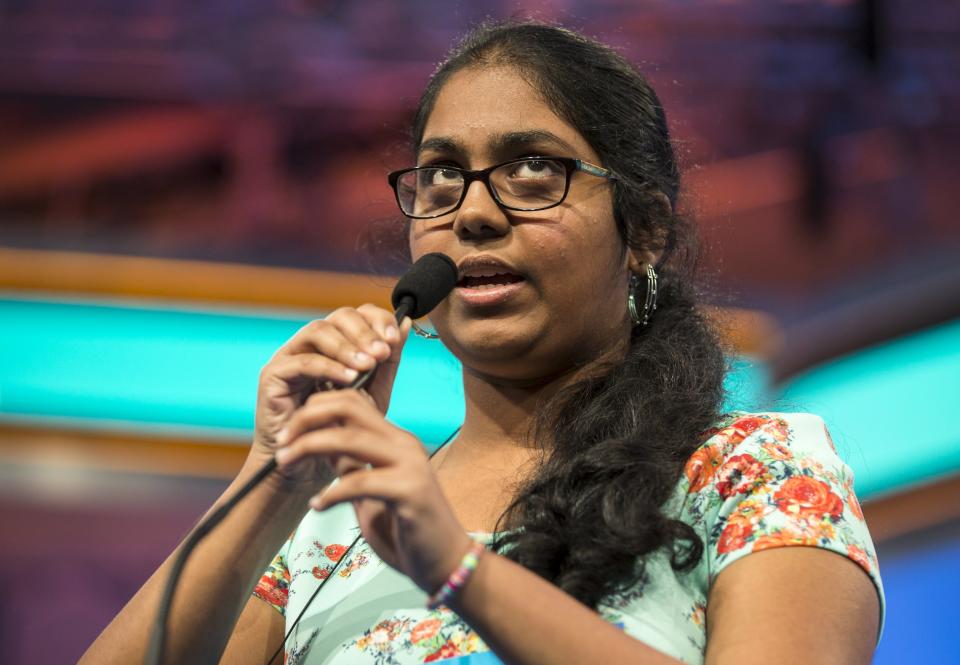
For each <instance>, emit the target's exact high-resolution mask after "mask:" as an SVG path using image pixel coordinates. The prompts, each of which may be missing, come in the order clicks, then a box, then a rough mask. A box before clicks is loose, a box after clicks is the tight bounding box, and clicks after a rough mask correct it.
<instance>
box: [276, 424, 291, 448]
mask: <svg viewBox="0 0 960 665" xmlns="http://www.w3.org/2000/svg"><path fill="white" fill-rule="evenodd" d="M288 436H290V432H289V430H287V428H286V427H284V428H283V429H282V430H280V431H279V432H278V433H277V443H279V444H280V445H281V446H282V445H284V444H285V443H286V442H287V437H288Z"/></svg>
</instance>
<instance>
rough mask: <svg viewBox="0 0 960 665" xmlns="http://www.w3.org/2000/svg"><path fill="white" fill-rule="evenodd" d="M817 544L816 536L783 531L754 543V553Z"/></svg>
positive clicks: (763, 537)
mask: <svg viewBox="0 0 960 665" xmlns="http://www.w3.org/2000/svg"><path fill="white" fill-rule="evenodd" d="M816 544H817V538H816V536H813V535H810V534H805V533H801V532H799V531H792V530H790V529H782V530H780V531H774V532H773V533H768V534H766V535H763V536H760V537H759V538H757V539H756V540H755V541H754V543H753V551H754V552H760V551H763V550H769V549H773V548H774V547H786V546H788V545H816Z"/></svg>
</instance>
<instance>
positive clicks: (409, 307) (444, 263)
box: [390, 252, 460, 323]
mask: <svg viewBox="0 0 960 665" xmlns="http://www.w3.org/2000/svg"><path fill="white" fill-rule="evenodd" d="M459 276H460V271H459V270H457V264H455V263H454V262H453V259H451V258H450V257H449V256H447V255H446V254H441V253H439V252H433V253H432V254H424V255H423V256H421V257H420V258H419V259H417V262H416V263H414V264H413V266H411V267H410V269H409V270H408V271H407V272H406V273H404V275H403V277H401V278H400V280H399V281H398V282H397V285H396V286H395V287H393V295H391V296H390V302H392V303H393V308H394V309H395V310H396V315H397V323H400V322H401V321H402V320H403V317H404V316H409V317H410V318H411V319H419V318H420V317H422V316H426V315H427V314H429V313H430V312H431V311H432V310H433V308H434V307H436V306H437V305H439V304H440V302H441V301H442V300H443V299H444V298H446V297H447V296H448V295H449V294H450V292H451V291H452V290H453V287H454V286H456V285H457V278H458V277H459Z"/></svg>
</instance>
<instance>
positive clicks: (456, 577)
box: [427, 541, 487, 610]
mask: <svg viewBox="0 0 960 665" xmlns="http://www.w3.org/2000/svg"><path fill="white" fill-rule="evenodd" d="M486 549H487V548H486V546H485V545H484V544H483V543H481V542H477V541H474V543H473V545H471V546H470V549H469V550H467V553H466V554H464V555H463V559H461V560H460V565H459V566H457V569H456V570H454V571H453V572H452V573H450V577H448V578H447V581H446V582H444V583H443V586H442V587H440V590H439V591H437V592H436V593H435V594H433V595H431V596H430V598H429V599H428V600H427V609H431V610H435V609H437V608H438V607H440V606H441V605H444V604H445V603H446V602H447V601H448V600H450V599H451V598H452V597H453V596H454V594H456V593H457V591H459V590H460V589H461V588H463V585H464V584H466V583H467V580H469V579H470V576H471V575H472V574H473V571H474V570H476V569H477V564H478V563H480V555H481V554H483V552H484V550H486Z"/></svg>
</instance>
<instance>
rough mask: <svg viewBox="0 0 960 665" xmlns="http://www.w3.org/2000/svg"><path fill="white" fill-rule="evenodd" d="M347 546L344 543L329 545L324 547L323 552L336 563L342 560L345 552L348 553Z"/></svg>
mask: <svg viewBox="0 0 960 665" xmlns="http://www.w3.org/2000/svg"><path fill="white" fill-rule="evenodd" d="M346 552H347V548H346V547H344V546H343V545H327V546H326V547H324V548H323V553H324V555H326V557H327V558H328V559H330V560H331V561H333V562H334V563H336V562H337V561H339V560H340V557H342V556H343V555H344V554H346Z"/></svg>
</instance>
